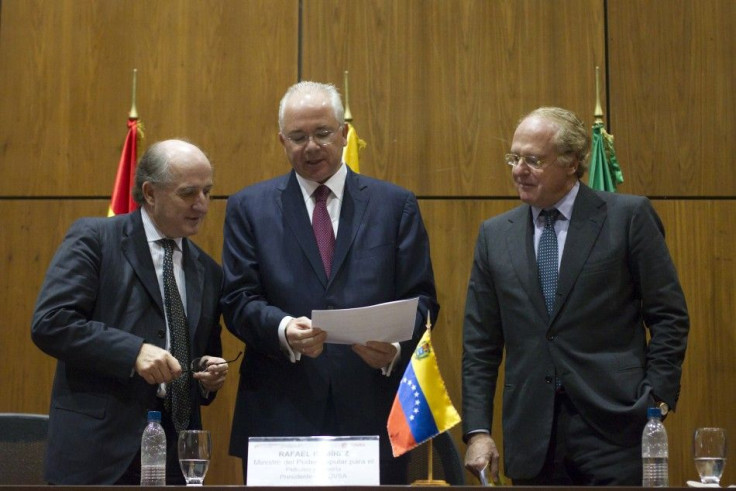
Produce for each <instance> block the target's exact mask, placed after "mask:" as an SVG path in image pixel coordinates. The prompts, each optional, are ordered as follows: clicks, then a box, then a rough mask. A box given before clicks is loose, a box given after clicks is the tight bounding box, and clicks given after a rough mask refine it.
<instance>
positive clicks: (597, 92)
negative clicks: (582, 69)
mask: <svg viewBox="0 0 736 491" xmlns="http://www.w3.org/2000/svg"><path fill="white" fill-rule="evenodd" d="M598 71H599V70H598V67H595V114H593V117H594V118H595V122H596V123H602V122H603V109H602V108H601V91H600V89H599V88H598Z"/></svg>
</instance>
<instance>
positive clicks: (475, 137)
mask: <svg viewBox="0 0 736 491" xmlns="http://www.w3.org/2000/svg"><path fill="white" fill-rule="evenodd" d="M304 5H305V7H304V42H303V44H304V47H303V52H304V62H303V63H304V68H303V78H304V79H316V80H319V81H325V82H332V83H334V84H335V85H337V86H338V87H342V86H343V71H344V70H348V71H349V73H350V75H349V76H350V84H349V88H350V101H349V102H350V108H351V110H352V113H353V117H354V125H355V127H356V129H357V130H358V134H359V135H360V136H361V137H362V138H363V139H364V140H366V142H367V143H368V146H367V148H366V149H365V151H364V152H363V155H362V157H361V159H362V161H361V171H362V172H363V173H366V174H370V175H373V176H377V177H380V178H383V179H388V180H391V181H394V182H397V183H398V184H401V185H403V186H405V187H408V188H410V189H412V190H413V191H415V192H416V193H417V194H419V195H423V196H426V195H439V196H477V195H501V196H516V193H515V191H514V189H513V187H512V186H511V181H510V177H509V172H508V171H507V169H506V168H505V167H506V166H505V165H504V163H503V154H504V153H506V152H507V151H508V148H509V146H510V141H511V137H512V136H513V131H514V128H515V126H516V122H517V120H518V119H519V117H520V116H522V115H523V114H525V113H527V112H529V111H530V110H532V109H534V108H536V107H538V106H541V105H560V106H564V107H568V108H570V109H572V110H574V111H576V112H578V114H579V115H580V117H582V118H584V119H585V120H587V121H588V122H589V123H592V121H591V120H592V118H591V115H592V113H593V110H594V106H595V66H596V65H600V66H601V67H602V68H604V67H603V65H604V45H603V41H604V26H603V2H601V1H595V2H591V1H589V0H564V1H561V2H547V1H544V0H523V1H518V0H505V1H496V2H488V1H485V0H465V1H453V2H428V1H423V0H406V1H402V2H396V1H393V0H354V1H351V2H344V1H340V0H307V1H306V2H305V3H304Z"/></svg>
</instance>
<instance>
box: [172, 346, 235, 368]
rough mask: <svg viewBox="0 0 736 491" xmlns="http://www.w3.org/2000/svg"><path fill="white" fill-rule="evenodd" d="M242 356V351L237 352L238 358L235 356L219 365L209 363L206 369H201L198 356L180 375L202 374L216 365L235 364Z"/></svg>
mask: <svg viewBox="0 0 736 491" xmlns="http://www.w3.org/2000/svg"><path fill="white" fill-rule="evenodd" d="M242 354H243V352H242V351H239V352H238V356H236V357H235V358H233V359H232V360H227V361H221V362H220V363H211V364H209V365H207V366H206V367H203V366H202V357H201V356H200V357H198V358H195V359H193V360H192V362H191V363H190V364H189V369H188V370H182V372H181V373H189V372H192V373H196V372H204V371H206V370H207V368H208V367H214V366H217V365H224V364H225V363H235V362H236V361H238V358H240V355H242Z"/></svg>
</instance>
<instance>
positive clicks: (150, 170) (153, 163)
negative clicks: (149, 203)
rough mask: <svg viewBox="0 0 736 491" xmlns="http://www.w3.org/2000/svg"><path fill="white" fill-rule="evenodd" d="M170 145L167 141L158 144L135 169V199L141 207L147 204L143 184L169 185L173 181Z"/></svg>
mask: <svg viewBox="0 0 736 491" xmlns="http://www.w3.org/2000/svg"><path fill="white" fill-rule="evenodd" d="M169 148H170V145H168V144H166V141H163V142H156V143H154V144H153V145H151V146H150V147H148V150H146V153H144V154H143V157H141V160H140V162H138V166H137V167H136V169H135V183H134V184H133V199H134V200H135V202H136V203H138V205H139V206H143V205H144V204H145V202H146V199H145V197H144V196H143V183H144V182H146V181H148V182H152V183H154V184H167V183H169V182H170V181H171V173H170V172H169V161H170V156H171V153H170V152H169V151H168V149H169Z"/></svg>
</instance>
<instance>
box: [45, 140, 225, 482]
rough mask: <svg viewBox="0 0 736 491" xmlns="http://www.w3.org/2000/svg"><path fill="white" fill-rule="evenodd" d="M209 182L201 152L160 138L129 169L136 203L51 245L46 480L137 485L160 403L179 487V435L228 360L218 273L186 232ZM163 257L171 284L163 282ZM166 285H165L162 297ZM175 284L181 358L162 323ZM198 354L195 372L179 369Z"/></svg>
mask: <svg viewBox="0 0 736 491" xmlns="http://www.w3.org/2000/svg"><path fill="white" fill-rule="evenodd" d="M211 189H212V166H211V165H210V162H209V160H208V159H207V157H206V156H205V155H204V153H202V151H201V150H200V149H198V148H197V147H195V146H194V145H192V144H190V143H187V142H184V141H180V140H167V141H163V142H159V143H156V144H154V145H152V146H151V147H150V148H149V149H148V151H146V153H145V154H144V155H143V157H142V158H141V161H140V163H139V164H138V167H137V169H136V177H135V186H134V189H133V195H134V198H135V200H136V202H137V203H138V204H139V205H142V208H140V209H138V210H135V211H133V212H130V213H128V214H125V215H118V216H116V217H113V218H82V219H80V220H77V221H76V222H75V223H74V224H73V225H72V226H71V228H70V229H69V231H68V233H67V235H66V238H65V239H64V242H63V243H62V244H61V246H59V249H58V250H57V252H56V255H55V256H54V258H53V260H52V262H51V265H50V266H49V269H48V272H47V273H46V278H45V280H44V283H43V286H42V288H41V292H40V294H39V296H38V301H37V303H36V309H35V311H34V313H33V324H32V326H31V336H32V338H33V341H34V342H35V343H36V345H38V347H39V348H41V349H42V350H43V351H44V352H45V353H47V354H49V355H51V356H53V357H54V358H56V359H57V360H58V363H57V365H56V376H55V378H54V386H53V389H52V393H51V408H50V414H49V441H48V450H47V455H46V469H45V479H46V480H47V481H49V482H50V483H52V484H64V485H82V484H128V485H131V484H132V485H137V484H139V483H140V445H141V434H142V433H143V428H144V427H145V426H146V414H147V411H148V410H160V411H162V413H163V414H162V416H163V418H162V424H163V426H164V430H166V437H167V441H168V448H167V457H168V461H167V466H166V467H167V476H166V481H167V483H168V484H176V483H178V484H184V479H183V476H182V473H181V470H180V469H179V463H178V459H177V456H176V440H177V438H176V435H177V434H176V432H177V430H181V429H186V428H191V429H195V428H201V427H202V421H201V416H200V411H199V407H200V404H209V403H210V402H212V400H213V399H214V397H215V391H217V390H218V389H220V388H221V387H222V385H223V383H224V382H225V376H226V374H227V368H228V366H227V364H226V363H224V361H225V360H223V359H222V358H220V355H221V351H222V346H221V342H220V331H221V328H220V323H219V320H220V309H219V303H218V302H219V298H220V290H221V282H222V270H221V268H220V266H219V265H218V264H217V263H216V262H215V261H214V260H213V259H212V258H210V257H209V256H208V255H207V254H205V252H204V251H202V250H201V249H200V248H199V247H197V246H196V245H195V244H194V243H193V242H191V241H190V240H189V239H187V237H189V236H191V235H193V234H195V233H197V231H198V230H199V227H200V225H201V223H202V221H203V220H204V217H205V215H206V214H207V208H208V205H209V199H210V190H211ZM164 241H165V242H166V243H167V244H166V245H165V242H164ZM167 247H168V251H167V250H166V249H167ZM167 257H170V258H171V262H169V263H168V264H170V265H171V266H172V267H171V269H170V271H171V272H172V273H173V275H174V277H175V278H176V285H174V284H173V283H172V282H165V281H164V279H163V272H164V269H165V268H166V265H165V263H167V260H166V258H167ZM165 283H168V284H169V285H171V288H169V289H168V291H167V292H166V293H164V290H165V286H164V285H165ZM176 287H178V290H179V295H180V297H181V307H182V309H183V311H184V312H185V313H186V319H184V322H182V323H179V326H181V327H182V331H184V330H185V329H187V328H188V331H189V332H188V334H189V342H190V349H189V356H188V357H187V356H186V355H185V354H184V353H185V351H182V355H177V356H180V358H181V360H180V359H177V358H176V357H174V354H173V353H170V352H169V348H170V346H171V345H172V342H171V340H172V329H171V324H169V325H168V327H167V320H168V319H170V318H171V317H177V314H178V312H172V310H171V308H170V307H171V305H172V302H171V301H170V300H167V301H166V302H164V297H169V299H171V297H173V296H174V293H173V291H174V289H175V288H176ZM170 312H172V314H170ZM183 334H184V335H186V332H183ZM177 339H178V338H177ZM195 357H201V363H200V365H198V366H195V368H196V369H198V370H202V371H201V372H196V373H194V374H192V373H191V372H184V371H183V370H184V369H189V368H190V366H191V364H190V363H191V361H193V360H194V358H195ZM184 358H188V360H190V363H185V362H184ZM180 361H181V363H180ZM174 381H177V382H176V383H181V384H182V390H181V392H178V394H181V399H178V400H176V399H174V400H173V401H172V404H173V406H172V404H167V399H166V398H167V397H168V396H171V395H172V392H174V391H173V390H172V383H174ZM187 394H188V396H187ZM175 396H176V394H174V397H175ZM179 401H186V402H187V403H179ZM179 406H181V407H182V408H183V414H184V416H183V418H184V419H177V421H176V423H174V422H173V421H172V415H171V407H179ZM187 407H188V408H189V410H187V409H186V408H187ZM187 420H188V422H187ZM182 425H183V426H182Z"/></svg>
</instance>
